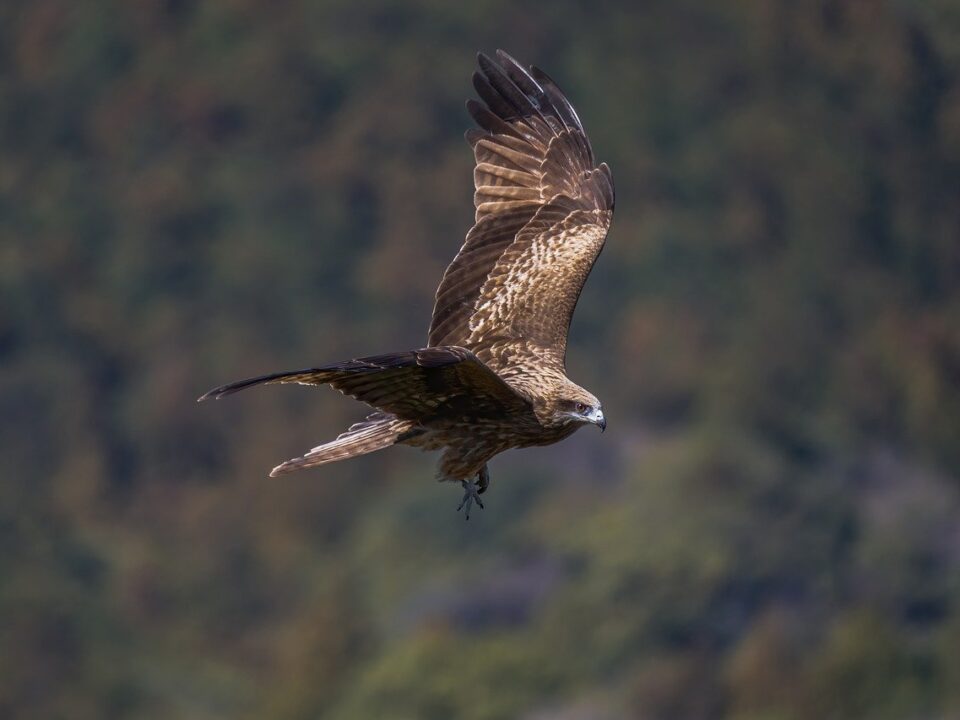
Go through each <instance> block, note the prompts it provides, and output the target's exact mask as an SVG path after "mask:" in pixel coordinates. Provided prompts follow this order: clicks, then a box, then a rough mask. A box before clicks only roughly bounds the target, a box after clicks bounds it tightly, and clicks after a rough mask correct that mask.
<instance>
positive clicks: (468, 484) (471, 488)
mask: <svg viewBox="0 0 960 720" xmlns="http://www.w3.org/2000/svg"><path fill="white" fill-rule="evenodd" d="M460 484H461V485H463V500H461V501H460V504H459V505H457V512H460V511H461V510H463V516H464V518H466V519H467V520H469V519H470V508H471V507H472V506H473V504H474V503H476V504H477V505H478V506H479V507H480V509H481V510H483V502H482V501H481V500H480V493H481V492H483V490H486V487H485V486H483V487H482V488H481V486H480V485H479V484H477V483H475V482H473V481H467V480H461V481H460Z"/></svg>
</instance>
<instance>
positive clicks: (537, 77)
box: [428, 50, 614, 372]
mask: <svg viewBox="0 0 960 720" xmlns="http://www.w3.org/2000/svg"><path fill="white" fill-rule="evenodd" d="M478 61H479V65H480V72H477V73H474V76H473V84H474V87H475V89H476V91H477V93H478V94H479V96H480V98H481V99H482V100H483V104H481V103H479V102H476V101H474V100H470V101H468V102H467V109H468V110H469V112H470V114H471V115H472V116H473V118H474V120H475V121H476V122H477V125H479V129H473V130H469V131H468V132H467V136H466V137H467V140H468V142H470V144H471V145H472V146H473V150H474V155H475V157H476V163H477V164H476V168H475V170H474V175H473V177H474V184H475V187H476V193H475V194H474V204H475V206H476V221H475V224H474V226H473V228H472V229H471V230H470V232H469V233H468V234H467V239H466V242H465V243H464V245H463V247H462V248H461V249H460V252H459V253H458V254H457V256H456V258H454V260H453V262H452V263H451V264H450V266H449V267H448V268H447V270H446V272H445V273H444V276H443V280H442V281H441V283H440V287H439V288H438V290H437V297H436V305H435V307H434V311H433V320H432V322H431V324H430V334H429V341H428V342H429V345H431V346H434V345H459V346H463V347H466V348H469V349H470V350H472V351H473V352H474V353H476V355H477V356H478V357H479V358H480V359H481V360H482V361H483V362H484V363H486V364H487V365H488V366H490V367H491V368H493V369H494V370H496V371H498V372H500V371H504V370H508V369H510V367H511V366H516V365H517V364H521V365H523V364H533V365H549V366H552V367H553V368H554V369H559V370H562V368H563V362H564V355H565V352H566V344H567V331H568V328H569V326H570V320H571V317H572V316H573V310H574V307H575V306H576V303H577V299H578V297H579V296H580V290H581V289H582V288H583V284H584V282H585V281H586V279H587V275H588V274H589V273H590V269H591V268H592V267H593V263H594V261H595V260H596V259H597V256H598V255H599V254H600V250H601V249H602V248H603V243H604V240H605V239H606V236H607V230H608V229H609V227H610V222H611V219H612V216H613V205H614V190H613V178H612V176H611V174H610V169H609V168H608V167H607V165H606V164H600V165H599V166H596V165H595V160H594V156H593V150H592V149H591V147H590V141H589V140H588V139H587V135H586V133H585V132H584V130H583V126H582V125H581V123H580V119H579V118H578V117H577V113H576V111H575V110H574V109H573V107H572V106H571V105H570V103H569V102H568V101H567V99H566V98H565V97H564V95H563V93H562V92H561V91H560V89H559V88H558V87H557V86H556V84H555V83H554V82H553V81H552V80H551V79H550V78H549V77H547V75H546V73H544V72H542V71H540V70H538V69H537V68H531V70H530V71H529V72H528V71H526V70H524V69H523V68H522V67H521V66H520V65H519V64H518V63H517V62H516V61H515V60H514V59H513V58H511V57H510V56H509V55H507V54H506V53H505V52H503V51H502V50H500V51H498V52H497V61H494V60H492V59H490V58H489V57H487V56H486V55H483V54H480V55H479V58H478ZM514 371H515V368H514Z"/></svg>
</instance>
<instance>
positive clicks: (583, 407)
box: [577, 402, 587, 415]
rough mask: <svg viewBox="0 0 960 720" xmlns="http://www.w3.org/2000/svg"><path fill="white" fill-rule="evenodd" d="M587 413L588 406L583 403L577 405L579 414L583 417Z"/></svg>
mask: <svg viewBox="0 0 960 720" xmlns="http://www.w3.org/2000/svg"><path fill="white" fill-rule="evenodd" d="M586 411H587V406H586V405H584V404H583V403H581V402H578V403H577V412H578V413H580V414H581V415H583V414H584V413H585V412H586Z"/></svg>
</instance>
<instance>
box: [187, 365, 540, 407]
mask: <svg viewBox="0 0 960 720" xmlns="http://www.w3.org/2000/svg"><path fill="white" fill-rule="evenodd" d="M272 383H300V384H302V385H331V386H332V387H334V388H336V389H337V390H339V391H340V392H342V393H344V394H345V395H350V396H352V397H355V398H357V399H358V400H361V401H363V402H365V403H367V404H368V405H371V406H373V407H375V408H378V409H379V410H384V411H386V412H389V413H393V414H394V415H396V416H398V417H400V418H403V419H405V420H414V421H417V422H430V421H431V420H433V419H437V418H443V417H450V416H456V415H468V416H472V417H483V416H490V415H496V414H500V413H516V412H524V411H529V410H530V404H529V402H528V401H527V400H526V399H524V398H523V397H522V396H521V395H519V394H518V393H517V392H516V391H514V390H513V389H512V388H511V387H510V386H509V385H507V384H506V383H505V382H504V381H503V380H502V379H501V378H500V377H499V376H498V375H497V374H496V373H494V372H493V371H492V370H491V369H490V368H488V367H487V366H486V365H484V364H483V363H482V362H480V361H479V360H478V359H477V358H476V356H475V355H474V354H473V353H472V352H470V351H469V350H466V349H464V348H462V347H430V348H423V349H421V350H410V351H408V352H398V353H390V354H387V355H376V356H373V357H365V358H360V359H357V360H347V361H345V362H340V363H335V364H333V365H326V366H324V367H319V368H311V369H308V370H296V371H293V372H283V373H275V374H273V375H263V376H261V377H256V378H251V379H249V380H241V381H240V382H235V383H230V384H229V385H222V386H220V387H218V388H214V389H213V390H211V391H210V392H208V393H207V394H206V395H204V396H203V397H201V398H200V400H207V399H210V398H216V399H219V398H221V397H223V396H224V395H230V394H231V393H235V392H237V391H239V390H244V389H245V388H248V387H252V386H254V385H262V384H272Z"/></svg>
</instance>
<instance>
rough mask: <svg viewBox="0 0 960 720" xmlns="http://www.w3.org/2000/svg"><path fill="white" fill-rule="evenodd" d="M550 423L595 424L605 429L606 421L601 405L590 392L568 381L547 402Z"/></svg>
mask: <svg viewBox="0 0 960 720" xmlns="http://www.w3.org/2000/svg"><path fill="white" fill-rule="evenodd" d="M549 405H550V408H549V409H550V413H549V415H550V424H551V425H570V424H578V425H586V424H591V425H596V426H597V427H599V428H600V430H601V431H603V430H606V428H607V421H606V418H604V417H603V407H602V406H601V405H600V401H599V400H598V399H597V398H596V396H594V395H593V394H592V393H589V392H587V391H586V390H584V389H583V388H582V387H579V386H577V385H574V384H573V383H570V385H569V386H568V387H566V388H564V392H561V393H559V394H557V395H556V396H555V397H554V398H553V399H552V400H551V402H550V403H549Z"/></svg>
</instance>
